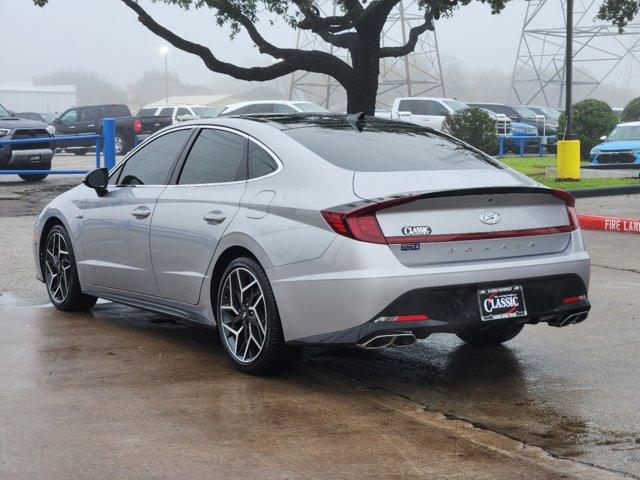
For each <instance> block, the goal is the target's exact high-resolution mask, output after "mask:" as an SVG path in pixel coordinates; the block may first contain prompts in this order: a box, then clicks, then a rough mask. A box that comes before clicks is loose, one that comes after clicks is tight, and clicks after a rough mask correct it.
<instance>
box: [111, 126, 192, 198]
mask: <svg viewBox="0 0 640 480" xmlns="http://www.w3.org/2000/svg"><path fill="white" fill-rule="evenodd" d="M179 130H192V131H191V135H189V137H188V138H187V142H186V143H185V144H184V147H182V151H181V152H180V154H179V155H176V158H175V159H174V160H173V163H172V164H171V166H170V167H169V173H168V174H167V176H166V177H165V180H164V183H159V184H148V185H147V184H142V185H122V184H120V183H119V182H120V178H118V181H117V182H116V183H115V184H112V186H113V187H125V188H126V187H136V188H144V187H164V186H168V185H171V181H172V180H173V177H174V175H175V172H176V167H177V166H178V165H181V164H182V162H183V160H184V157H185V154H186V152H188V151H189V150H191V146H192V144H193V142H194V140H195V138H196V137H197V135H195V133H196V132H198V131H199V129H198V128H197V127H196V126H194V125H187V126H180V127H177V128H172V129H171V130H167V131H165V132H162V133H160V134H158V135H153V136H152V137H150V138H148V139H147V140H145V141H144V142H142V143H140V144H139V145H136V147H135V148H134V149H133V150H131V151H130V152H129V153H128V154H127V156H126V157H124V158H123V159H122V161H120V163H118V164H116V166H115V167H113V169H112V170H111V171H110V172H109V178H111V177H112V176H114V175H117V176H118V177H119V176H120V174H121V173H122V169H123V168H124V165H125V164H126V163H127V162H128V161H129V159H130V158H131V157H133V156H134V155H135V154H136V153H137V152H139V151H140V150H141V149H142V148H144V147H145V146H146V145H148V144H150V143H151V142H153V141H155V140H157V139H158V138H160V137H164V136H165V135H167V134H169V133H173V132H177V131H179Z"/></svg>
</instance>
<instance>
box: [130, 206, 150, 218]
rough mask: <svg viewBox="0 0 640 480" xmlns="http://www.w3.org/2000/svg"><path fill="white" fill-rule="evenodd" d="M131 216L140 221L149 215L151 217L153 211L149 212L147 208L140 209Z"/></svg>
mask: <svg viewBox="0 0 640 480" xmlns="http://www.w3.org/2000/svg"><path fill="white" fill-rule="evenodd" d="M131 215H132V216H134V217H135V218H137V219H138V220H144V219H145V218H147V217H148V216H149V215H151V210H149V209H148V208H147V207H138V208H136V209H135V210H134V211H133V212H131Z"/></svg>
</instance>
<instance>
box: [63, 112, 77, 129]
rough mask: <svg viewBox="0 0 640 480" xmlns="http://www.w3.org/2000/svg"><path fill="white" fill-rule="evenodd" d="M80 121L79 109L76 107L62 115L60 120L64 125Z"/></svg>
mask: <svg viewBox="0 0 640 480" xmlns="http://www.w3.org/2000/svg"><path fill="white" fill-rule="evenodd" d="M77 121H78V110H76V109H75V108H74V109H73V110H69V111H68V112H66V113H65V114H64V115H62V117H60V122H62V124H63V125H69V124H71V123H76V122H77Z"/></svg>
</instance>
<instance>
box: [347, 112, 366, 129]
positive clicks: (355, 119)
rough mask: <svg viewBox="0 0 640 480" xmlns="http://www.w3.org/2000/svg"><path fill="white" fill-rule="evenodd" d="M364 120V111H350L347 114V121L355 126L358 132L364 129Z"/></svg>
mask: <svg viewBox="0 0 640 480" xmlns="http://www.w3.org/2000/svg"><path fill="white" fill-rule="evenodd" d="M366 120H367V119H366V115H365V114H364V112H358V113H352V114H351V115H347V122H348V123H350V124H351V125H352V126H354V127H356V128H357V129H358V131H359V132H361V131H362V130H363V129H364V124H365V123H366Z"/></svg>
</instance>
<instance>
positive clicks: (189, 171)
mask: <svg viewBox="0 0 640 480" xmlns="http://www.w3.org/2000/svg"><path fill="white" fill-rule="evenodd" d="M246 143H247V140H246V139H245V138H244V137H241V136H240V135H236V134H235V133H231V132H227V131H225V130H216V129H212V128H205V129H203V130H202V131H201V132H200V135H199V136H198V138H197V140H196V141H195V143H194V144H193V147H192V148H191V151H190V152H189V155H188V156H187V160H186V161H185V163H184V167H183V169H182V173H181V174H180V180H178V183H179V184H180V185H190V184H199V183H225V182H233V181H237V180H244V179H245V178H246V175H245V172H246V163H244V152H245V150H244V149H245V146H246Z"/></svg>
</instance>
